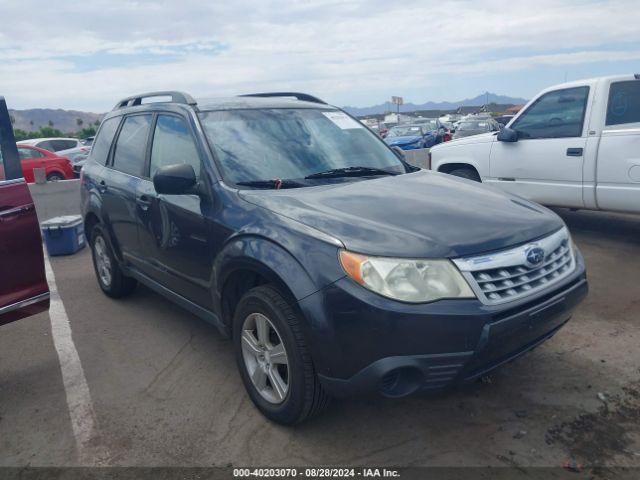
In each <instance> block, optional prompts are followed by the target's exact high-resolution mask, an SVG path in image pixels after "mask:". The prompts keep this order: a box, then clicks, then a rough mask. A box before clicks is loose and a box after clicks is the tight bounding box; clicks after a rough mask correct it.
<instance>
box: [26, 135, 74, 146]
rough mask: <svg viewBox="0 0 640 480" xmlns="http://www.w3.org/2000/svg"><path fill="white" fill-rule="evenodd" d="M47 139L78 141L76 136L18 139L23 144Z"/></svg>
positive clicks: (31, 143) (33, 143) (32, 143)
mask: <svg viewBox="0 0 640 480" xmlns="http://www.w3.org/2000/svg"><path fill="white" fill-rule="evenodd" d="M49 140H73V141H76V142H77V141H78V139H77V138H70V137H48V138H30V139H28V140H20V142H19V143H22V144H23V145H35V144H36V143H40V142H47V141H49Z"/></svg>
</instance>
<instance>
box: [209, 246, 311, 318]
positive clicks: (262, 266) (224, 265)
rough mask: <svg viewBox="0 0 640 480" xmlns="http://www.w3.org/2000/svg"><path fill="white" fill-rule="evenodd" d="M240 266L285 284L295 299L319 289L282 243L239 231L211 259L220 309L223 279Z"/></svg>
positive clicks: (215, 294) (214, 289) (224, 281)
mask: <svg viewBox="0 0 640 480" xmlns="http://www.w3.org/2000/svg"><path fill="white" fill-rule="evenodd" d="M241 269H250V270H254V271H256V272H257V273H259V274H260V275H262V276H264V277H265V278H267V279H269V281H272V282H274V283H276V284H284V285H285V286H286V287H287V289H288V290H289V291H290V292H291V293H292V295H293V297H294V299H295V300H300V299H302V298H305V297H307V296H309V295H311V294H312V293H315V292H317V291H318V290H319V287H318V286H317V285H316V284H315V282H314V281H313V280H312V278H311V276H310V275H309V273H308V272H307V271H306V269H305V268H304V267H303V266H302V265H301V264H300V262H299V261H298V260H297V259H296V258H295V257H294V256H293V255H291V254H290V253H289V252H288V251H287V250H285V249H284V248H283V247H281V246H280V245H278V244H277V243H275V242H273V241H272V240H270V239H269V238H266V237H263V236H259V235H255V234H242V235H239V236H235V237H233V238H231V239H230V240H229V241H228V242H227V244H226V245H225V247H224V248H223V249H222V251H221V252H220V253H219V254H218V255H217V257H216V259H215V262H214V266H213V272H212V277H213V278H212V285H213V289H212V290H213V295H214V298H213V300H214V302H213V304H214V305H215V306H216V307H217V308H218V309H219V312H220V311H221V299H222V289H223V288H224V285H225V283H226V281H227V280H228V279H229V277H230V276H231V274H232V273H234V272H235V271H237V270H241ZM219 312H218V313H219Z"/></svg>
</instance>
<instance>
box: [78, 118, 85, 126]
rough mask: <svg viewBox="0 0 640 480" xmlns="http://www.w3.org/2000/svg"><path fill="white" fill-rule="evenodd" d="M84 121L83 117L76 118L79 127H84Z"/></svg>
mask: <svg viewBox="0 0 640 480" xmlns="http://www.w3.org/2000/svg"><path fill="white" fill-rule="evenodd" d="M83 123H84V121H83V120H82V119H81V118H76V125H78V127H80V128H82V124H83Z"/></svg>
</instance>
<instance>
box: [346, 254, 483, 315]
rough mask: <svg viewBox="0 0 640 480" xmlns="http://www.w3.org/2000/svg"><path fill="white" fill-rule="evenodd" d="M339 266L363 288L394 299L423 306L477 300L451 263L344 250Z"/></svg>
mask: <svg viewBox="0 0 640 480" xmlns="http://www.w3.org/2000/svg"><path fill="white" fill-rule="evenodd" d="M340 263H341V264H342V268H343V269H344V271H345V272H346V273H347V275H349V277H351V278H352V279H353V280H355V281H356V282H358V283H359V284H360V285H362V286H363V287H366V288H368V289H369V290H372V291H374V292H376V293H378V294H380V295H383V296H385V297H389V298H393V299H394V300H400V301H403V302H411V303H424V302H432V301H434V300H438V299H440V298H475V295H474V294H473V292H472V291H471V288H470V287H469V285H468V284H467V282H466V280H465V279H464V278H463V277H462V274H461V273H460V272H459V271H458V269H457V268H456V267H455V266H454V265H453V263H451V262H450V261H449V260H419V259H407V258H385V257H369V256H366V255H360V254H358V253H352V252H348V251H346V250H341V251H340Z"/></svg>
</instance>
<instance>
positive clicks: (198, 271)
mask: <svg viewBox="0 0 640 480" xmlns="http://www.w3.org/2000/svg"><path fill="white" fill-rule="evenodd" d="M179 163H187V164H190V165H191V166H192V167H193V168H194V170H195V172H196V175H197V176H198V177H200V173H201V163H202V160H201V156H200V154H199V152H198V146H197V143H196V141H195V137H194V136H193V134H192V132H191V129H190V128H189V123H188V122H187V120H186V119H185V118H184V117H182V116H178V115H174V114H168V113H167V114H162V113H161V114H159V115H158V116H157V119H156V123H155V127H154V131H153V138H152V145H151V154H150V159H149V172H148V175H147V177H148V180H145V181H143V182H142V183H141V184H140V185H139V188H138V193H137V201H138V207H137V208H138V217H139V228H140V231H139V235H140V245H141V248H142V250H143V252H144V253H145V265H144V273H146V274H147V275H148V276H150V277H151V278H153V279H154V280H155V281H157V282H158V283H160V284H162V285H163V286H165V287H167V288H169V289H170V290H171V291H173V292H176V293H178V294H180V295H181V296H183V297H185V298H186V299H188V300H190V301H192V302H194V303H196V304H198V305H199V306H201V307H204V308H211V303H212V302H211V289H210V279H211V272H212V268H213V258H214V256H215V251H216V246H215V245H213V244H211V240H210V235H209V234H208V230H207V228H208V223H207V220H206V218H207V216H208V215H207V209H209V208H210V203H209V202H208V200H207V199H206V198H203V197H201V196H198V195H158V194H157V193H156V191H155V189H154V187H153V181H152V179H153V175H154V174H155V172H156V171H157V170H158V168H160V167H163V166H167V165H175V164H179Z"/></svg>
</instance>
